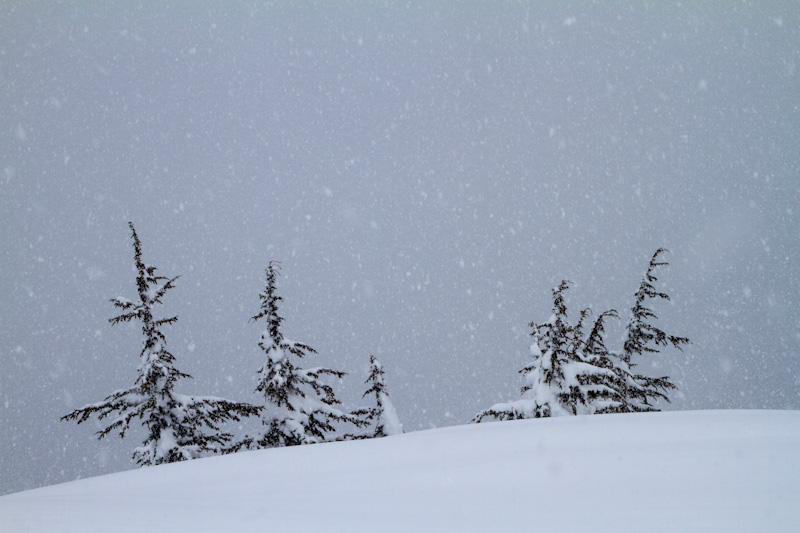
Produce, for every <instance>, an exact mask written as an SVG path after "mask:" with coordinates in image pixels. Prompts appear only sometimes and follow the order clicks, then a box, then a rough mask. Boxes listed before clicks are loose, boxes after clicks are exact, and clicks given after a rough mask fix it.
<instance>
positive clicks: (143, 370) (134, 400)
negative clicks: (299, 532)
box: [61, 223, 258, 466]
mask: <svg viewBox="0 0 800 533" xmlns="http://www.w3.org/2000/svg"><path fill="white" fill-rule="evenodd" d="M128 225H129V226H130V229H131V236H132V238H133V249H134V263H135V266H136V271H137V277H136V287H137V292H138V296H139V299H138V301H132V300H128V299H127V298H121V297H120V298H114V299H112V300H111V302H112V303H113V304H114V306H115V307H117V308H118V309H121V310H122V311H123V313H122V314H120V315H118V316H116V317H114V318H112V319H110V320H109V322H111V325H116V324H119V323H121V322H131V321H139V322H141V324H142V333H143V334H144V346H143V348H142V351H141V353H140V355H139V368H138V374H139V375H138V377H137V378H136V381H135V383H134V386H133V387H131V388H128V389H122V390H118V391H115V392H114V393H112V394H111V395H110V396H108V397H107V398H106V399H105V400H103V401H101V402H97V403H93V404H89V405H86V406H84V407H82V408H80V409H76V410H75V411H73V412H71V413H69V414H68V415H65V416H63V417H62V418H61V420H75V421H77V423H78V424H81V423H83V422H85V421H86V420H88V419H89V418H90V417H91V416H92V415H97V417H98V419H99V420H103V419H105V418H106V417H109V416H111V415H114V417H113V420H112V422H111V423H110V424H109V425H108V426H106V427H105V428H104V429H102V430H100V431H98V432H97V436H98V438H100V439H102V438H103V437H105V436H106V435H108V434H109V433H111V432H112V431H119V435H120V437H124V436H125V434H126V432H127V431H128V429H129V428H130V425H131V423H132V422H133V421H134V420H136V419H139V420H141V423H142V425H143V426H145V427H146V428H147V437H146V438H145V440H144V442H143V443H142V445H141V446H139V447H138V448H136V450H135V451H134V454H133V459H134V460H135V461H136V463H137V464H139V465H140V466H147V465H158V464H162V463H172V462H176V461H184V460H187V459H193V458H196V457H199V456H200V455H202V454H204V453H213V452H218V451H221V450H222V448H223V447H224V446H225V445H226V443H228V442H229V441H230V440H231V438H232V435H230V434H228V433H224V432H221V431H220V424H221V423H223V422H226V421H230V420H234V421H238V420H240V417H243V416H250V415H255V414H257V413H258V408H256V407H254V406H252V405H249V404H244V403H236V402H231V401H229V400H225V399H222V398H215V397H211V396H186V395H183V394H177V393H176V392H175V391H174V390H173V389H174V385H175V383H176V382H177V381H178V380H180V379H182V378H191V376H190V375H188V374H185V373H183V372H180V371H179V370H177V369H176V368H175V364H174V363H175V357H174V356H173V355H172V354H171V353H170V352H169V351H167V347H166V338H165V337H164V334H163V333H162V332H161V329H162V327H163V326H167V325H170V324H174V323H175V322H177V320H178V317H176V316H173V317H169V318H161V319H156V318H155V317H154V316H153V306H154V305H156V304H160V303H162V302H161V299H162V298H163V297H164V294H165V293H166V292H167V291H168V290H170V289H172V288H173V287H174V286H175V285H174V283H175V280H177V279H178V278H177V277H174V278H166V277H164V276H157V275H156V273H155V272H156V267H153V266H149V265H146V264H145V263H144V262H143V261H142V245H141V242H140V241H139V237H138V235H137V234H136V230H135V229H134V227H133V224H132V223H128Z"/></svg>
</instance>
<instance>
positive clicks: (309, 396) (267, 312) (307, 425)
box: [231, 261, 360, 451]
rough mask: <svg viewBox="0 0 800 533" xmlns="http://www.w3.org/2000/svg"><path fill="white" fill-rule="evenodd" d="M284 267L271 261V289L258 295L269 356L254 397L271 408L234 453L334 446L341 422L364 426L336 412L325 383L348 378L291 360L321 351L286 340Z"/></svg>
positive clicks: (263, 346) (335, 401)
mask: <svg viewBox="0 0 800 533" xmlns="http://www.w3.org/2000/svg"><path fill="white" fill-rule="evenodd" d="M279 269H280V265H279V263H278V262H277V261H270V263H269V266H268V267H267V269H266V274H267V285H266V288H265V289H264V292H263V293H261V294H259V298H260V299H261V311H260V312H259V313H258V314H257V315H255V316H254V317H252V319H251V320H252V321H254V322H255V321H258V320H264V321H265V322H266V328H265V329H264V331H263V332H262V333H261V339H260V341H259V343H258V346H259V347H260V348H261V350H262V351H263V352H264V355H265V360H264V364H263V365H262V366H261V368H260V369H259V370H258V371H257V373H258V375H259V378H258V382H257V385H256V389H255V391H256V392H257V393H260V394H263V396H264V401H265V403H266V405H265V407H264V410H263V411H262V418H261V421H262V431H260V432H258V433H255V434H250V435H247V436H245V437H244V438H243V439H241V440H240V441H238V442H237V443H236V444H235V445H234V446H233V447H232V448H231V451H236V450H239V449H243V448H246V449H259V448H274V447H279V446H296V445H300V444H314V443H318V442H324V441H326V440H329V437H330V436H331V435H332V434H333V433H334V432H335V431H336V427H335V425H334V424H335V423H336V422H356V423H360V421H358V420H357V419H356V418H355V417H354V416H353V415H351V414H346V413H343V412H342V411H340V410H339V409H337V408H336V407H335V406H336V405H338V404H340V403H341V402H339V400H338V399H337V398H336V395H335V394H334V391H333V388H332V387H331V386H330V385H328V384H327V383H325V382H323V381H322V377H323V376H334V377H337V378H341V377H343V376H345V375H346V373H345V372H341V371H338V370H331V369H329V368H311V369H303V368H300V367H299V366H296V364H295V362H294V361H293V360H292V358H293V357H294V358H302V357H304V356H306V355H308V354H315V353H316V351H315V350H314V349H313V348H311V347H310V346H308V345H307V344H302V343H299V342H294V341H290V340H289V339H287V338H286V337H284V336H283V332H282V331H281V323H282V322H283V318H282V317H281V316H280V315H279V314H278V303H279V302H281V301H282V300H283V298H282V297H280V296H278V295H277V293H276V287H277V277H278V274H279Z"/></svg>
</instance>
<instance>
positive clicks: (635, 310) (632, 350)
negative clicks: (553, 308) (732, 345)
mask: <svg viewBox="0 0 800 533" xmlns="http://www.w3.org/2000/svg"><path fill="white" fill-rule="evenodd" d="M665 252H667V250H666V249H665V248H659V249H658V250H656V253H655V254H653V257H652V258H651V259H650V263H649V265H648V267H647V272H645V275H644V277H642V281H641V282H640V283H639V288H638V290H637V291H636V294H635V295H634V304H633V307H632V308H631V314H630V318H629V319H628V324H627V326H626V327H625V336H624V340H623V344H622V350H620V351H619V352H617V353H616V354H615V355H616V359H617V362H616V365H615V367H616V368H615V371H616V373H617V375H618V377H619V380H620V384H621V391H620V392H621V395H622V398H623V403H622V405H621V406H620V407H619V409H618V411H619V412H646V411H658V410H659V409H658V407H656V405H655V403H654V402H655V401H656V400H658V399H662V400H666V401H669V397H668V396H667V393H668V392H669V391H670V390H673V389H675V384H674V383H672V382H671V381H670V380H669V377H668V376H662V377H658V378H652V377H648V376H644V375H642V374H637V373H636V372H634V370H633V369H634V367H635V366H636V363H634V358H635V357H637V356H642V355H644V354H653V353H659V352H660V351H661V350H660V348H662V347H665V346H669V345H672V346H673V347H675V348H678V349H679V350H682V349H683V348H682V346H683V345H685V344H689V343H690V341H689V339H688V338H686V337H677V336H675V335H668V334H667V333H665V332H664V331H662V330H661V329H659V328H657V327H656V326H654V325H653V324H652V321H653V320H656V319H657V318H658V317H657V316H656V314H655V313H654V312H653V310H652V309H651V308H650V307H648V305H649V304H648V302H649V300H653V299H655V300H659V299H661V300H669V299H670V298H669V296H668V295H667V294H666V293H663V292H659V291H657V290H656V288H655V286H654V285H653V283H655V282H656V281H658V278H656V277H655V274H654V272H655V269H656V268H658V267H660V266H666V265H668V264H669V263H667V262H665V261H660V257H661V255H662V254H664V253H665Z"/></svg>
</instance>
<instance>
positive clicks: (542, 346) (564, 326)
mask: <svg viewBox="0 0 800 533" xmlns="http://www.w3.org/2000/svg"><path fill="white" fill-rule="evenodd" d="M568 288H569V282H568V281H562V282H561V285H559V286H558V287H557V288H555V289H553V314H552V315H551V317H550V319H549V320H547V321H546V322H543V323H540V324H537V323H535V322H531V324H530V326H531V328H532V329H533V331H532V333H531V336H532V337H533V343H532V344H531V348H530V352H531V360H530V363H528V364H527V365H526V366H525V367H524V368H522V370H520V373H521V374H522V375H523V379H524V380H525V385H524V386H523V387H522V390H521V398H520V399H519V400H517V401H515V402H510V403H499V404H495V405H493V406H492V407H490V408H489V409H486V410H484V411H481V412H480V413H478V414H477V415H476V416H475V418H474V419H473V420H472V421H473V422H481V421H483V420H484V419H494V420H518V419H523V418H542V417H549V416H562V415H577V414H591V413H594V412H595V411H596V410H597V405H598V404H600V406H601V408H604V407H605V398H606V397H608V396H610V395H611V393H612V391H610V390H609V388H608V385H607V381H608V380H610V379H611V378H613V376H614V374H613V372H612V371H611V370H609V369H607V368H603V367H602V366H597V365H595V364H593V363H594V361H596V360H598V358H597V356H596V355H594V356H590V355H589V354H586V353H585V350H584V347H585V342H584V340H583V338H582V336H583V324H584V320H585V319H586V317H587V316H588V314H589V310H585V311H584V312H583V313H581V320H580V321H579V322H578V324H577V325H575V326H573V325H571V324H570V323H569V320H568V317H567V307H566V304H565V302H564V291H566V290H567V289H568ZM595 328H596V329H599V332H595V336H596V337H597V336H599V335H600V334H601V333H602V315H601V319H599V325H598V322H596V323H595ZM594 331H595V330H594V329H593V332H594ZM593 342H594V343H595V344H597V342H598V341H597V339H595V340H594V341H593Z"/></svg>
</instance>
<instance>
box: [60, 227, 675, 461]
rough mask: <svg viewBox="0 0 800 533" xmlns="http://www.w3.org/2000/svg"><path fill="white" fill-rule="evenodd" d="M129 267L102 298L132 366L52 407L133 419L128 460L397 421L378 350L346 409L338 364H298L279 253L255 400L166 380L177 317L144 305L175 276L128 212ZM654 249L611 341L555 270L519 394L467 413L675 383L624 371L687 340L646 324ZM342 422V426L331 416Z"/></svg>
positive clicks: (614, 407)
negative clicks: (111, 383)
mask: <svg viewBox="0 0 800 533" xmlns="http://www.w3.org/2000/svg"><path fill="white" fill-rule="evenodd" d="M129 226H130V230H131V237H132V239H133V249H134V264H135V267H136V272H137V277H136V287H137V295H138V299H137V300H128V299H125V298H114V299H112V300H111V302H112V304H113V305H114V306H115V307H116V308H118V309H120V310H121V314H119V315H117V316H115V317H113V318H111V319H110V320H109V322H111V324H112V325H115V324H119V323H121V322H131V321H137V322H140V323H141V327H142V335H143V338H144V340H143V347H142V350H141V352H140V354H139V367H138V375H137V378H136V381H135V382H134V385H133V386H132V387H130V388H128V389H121V390H117V391H115V392H113V393H112V394H111V395H109V396H108V397H106V398H105V399H104V400H102V401H100V402H97V403H93V404H89V405H86V406H84V407H81V408H80V409H76V410H74V411H72V412H71V413H69V414H67V415H65V416H64V417H62V420H74V421H76V422H77V423H78V424H81V423H83V422H85V421H86V420H88V419H89V418H91V417H92V416H95V415H96V416H97V418H98V419H99V420H101V421H102V420H106V419H108V425H107V426H106V427H105V428H103V429H102V430H100V431H98V432H97V436H98V438H101V439H102V438H103V437H105V436H106V435H108V434H109V433H112V432H114V431H118V432H119V435H120V437H124V436H125V434H126V432H127V431H128V429H129V428H130V426H131V424H132V423H133V422H134V421H139V422H140V423H141V425H142V426H144V427H145V428H146V437H145V440H144V441H143V442H142V444H141V445H140V446H139V447H137V448H136V449H135V451H134V453H133V459H134V460H135V461H136V463H137V464H139V465H140V466H146V465H157V464H162V463H171V462H176V461H184V460H188V459H193V458H196V457H200V456H203V455H209V454H219V453H233V452H237V451H240V450H252V449H260V448H272V447H278V446H295V445H301V444H314V443H319V442H325V441H329V440H350V439H364V438H375V437H384V436H389V435H395V434H398V433H402V431H403V429H402V425H401V424H400V422H399V419H398V417H397V414H396V412H395V409H394V406H393V405H392V402H391V400H390V399H389V394H388V392H387V390H386V384H385V381H384V372H383V368H382V367H381V364H380V362H378V360H377V359H376V358H375V357H374V356H371V357H370V374H369V377H368V378H367V380H366V382H365V383H366V384H367V385H368V388H367V391H366V392H365V393H364V397H369V398H372V399H374V404H373V405H372V406H370V407H364V408H360V409H357V410H354V411H351V412H346V411H343V410H341V409H340V408H339V407H338V406H339V405H341V402H340V401H339V400H338V399H337V398H336V394H335V391H334V390H333V388H332V387H331V385H330V384H328V383H326V381H325V379H324V378H325V376H333V377H337V378H341V377H343V376H344V375H345V373H344V372H341V371H338V370H333V369H330V368H311V369H305V368H302V367H301V366H300V365H299V362H300V361H299V360H300V359H302V358H303V357H304V356H306V355H308V354H313V353H316V351H315V350H314V349H313V348H311V347H310V346H308V345H306V344H303V343H299V342H293V341H290V340H288V339H286V338H285V337H284V336H283V333H282V332H281V323H282V322H283V318H282V317H281V316H280V314H279V312H278V304H279V303H280V302H281V301H282V298H281V297H280V296H278V295H277V293H276V286H277V277H278V275H279V272H280V265H279V263H277V262H275V261H272V262H270V263H269V265H268V266H267V269H266V287H265V289H264V292H262V293H261V294H260V295H259V297H260V299H261V309H260V311H259V312H258V313H257V314H256V315H255V316H253V317H252V319H251V320H252V321H253V322H259V321H262V322H264V323H265V329H264V330H263V332H262V333H261V338H260V340H259V343H258V346H259V347H260V348H261V350H262V351H263V352H264V356H265V357H264V364H263V365H262V366H261V368H260V369H258V371H257V374H258V379H257V383H256V389H255V391H256V392H257V393H259V394H260V395H262V396H263V398H264V403H263V405H252V404H249V403H244V402H234V401H231V400H226V399H224V398H218V397H213V396H189V395H184V394H179V393H177V392H176V391H175V384H176V383H177V382H178V381H179V380H181V379H184V378H191V376H189V375H188V374H185V373H183V372H180V371H179V370H177V368H176V367H175V357H174V356H173V355H172V354H171V353H170V352H169V351H167V348H166V339H165V336H164V334H163V333H162V331H161V330H162V328H163V327H164V326H168V325H170V324H173V323H175V322H176V321H177V320H178V318H177V317H174V316H173V317H169V318H160V319H157V318H155V317H154V315H153V307H154V306H155V305H157V304H161V303H162V298H163V297H164V295H165V293H166V292H167V291H168V290H170V289H172V288H174V286H175V285H174V283H175V281H176V280H177V279H178V278H177V277H174V278H166V277H164V276H158V275H156V268H155V267H153V266H149V265H147V264H145V263H144V261H143V260H142V245H141V242H140V241H139V237H138V235H137V234H136V230H135V229H134V226H133V224H132V223H129ZM664 252H665V250H664V249H659V250H658V251H657V252H656V253H655V255H654V256H653V258H652V259H651V260H650V265H649V268H648V270H647V273H646V274H645V276H644V278H643V279H642V282H641V284H640V286H639V290H638V291H637V292H636V295H635V303H634V306H633V308H632V309H631V317H630V320H629V322H628V324H627V327H626V335H625V340H624V343H623V345H622V348H621V349H620V350H618V351H610V350H609V349H607V348H606V344H605V341H604V333H605V326H604V322H605V320H607V319H608V318H617V317H618V315H617V312H616V311H614V310H610V311H606V312H604V313H602V314H600V315H599V316H597V318H596V319H595V320H594V322H593V323H592V324H591V328H590V329H589V330H588V332H587V331H586V329H587V327H588V320H589V317H590V316H591V311H590V310H589V309H586V310H584V311H583V312H581V315H580V319H579V321H578V323H577V324H574V325H573V324H570V323H569V321H568V319H567V310H566V305H565V303H564V291H566V290H567V288H568V287H569V283H568V282H566V281H564V282H562V283H561V285H560V286H559V287H558V288H556V289H554V290H553V316H552V317H551V318H550V319H549V320H548V321H547V322H544V323H541V324H536V323H531V327H532V328H533V333H532V336H533V338H534V342H533V344H532V346H531V361H530V363H529V364H528V365H526V366H525V368H523V369H522V370H520V373H522V374H523V377H524V379H525V385H524V386H523V387H522V397H521V399H520V400H518V401H515V402H511V403H504V404H496V405H494V406H492V407H490V408H489V409H486V410H484V411H481V412H480V413H478V415H477V416H476V417H475V418H474V419H473V422H482V421H485V420H514V419H522V418H539V417H548V416H559V415H577V414H600V413H624V412H641V411H656V410H658V409H657V407H656V406H655V405H654V403H653V402H654V400H657V399H664V400H667V401H669V398H668V396H667V393H668V392H669V391H670V390H672V389H674V388H675V385H674V384H673V383H672V382H671V381H669V378H668V377H659V378H651V377H647V376H644V375H641V374H638V373H637V372H635V371H634V368H635V366H636V365H635V363H634V358H636V357H639V356H642V355H644V354H647V353H656V352H658V351H659V348H660V347H663V346H666V345H672V346H674V347H676V348H681V346H682V345H684V344H687V343H688V342H689V340H688V339H686V338H683V337H676V336H672V335H667V334H666V333H664V332H663V331H661V330H660V329H658V328H656V327H655V326H654V325H653V324H652V321H653V320H655V319H656V316H655V314H654V313H653V311H652V310H651V309H650V308H649V307H647V303H648V300H650V299H654V298H655V299H669V297H668V296H667V295H666V294H664V293H661V292H658V291H656V289H655V287H654V286H653V282H655V281H656V278H655V276H654V274H653V272H654V270H655V269H656V268H657V267H659V266H662V265H666V263H664V262H661V261H660V260H659V258H660V256H661V255H662V254H663V253H664ZM244 417H258V418H260V420H261V425H260V429H259V430H258V431H255V432H251V433H247V434H244V435H233V434H231V433H228V432H226V431H224V430H223V427H224V426H223V424H225V423H227V422H237V421H240V420H241V419H242V418H244ZM342 425H344V426H345V427H350V428H352V430H350V431H342V430H341V427H342Z"/></svg>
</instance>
